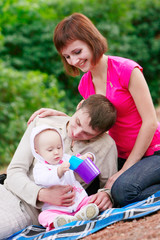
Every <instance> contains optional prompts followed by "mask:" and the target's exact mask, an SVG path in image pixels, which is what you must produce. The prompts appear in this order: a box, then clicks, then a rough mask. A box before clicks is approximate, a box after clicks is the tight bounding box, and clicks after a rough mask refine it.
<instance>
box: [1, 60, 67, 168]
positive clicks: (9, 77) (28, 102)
mask: <svg viewBox="0 0 160 240" xmlns="http://www.w3.org/2000/svg"><path fill="white" fill-rule="evenodd" d="M46 82H47V83H49V84H48V87H47V88H46ZM0 92H1V94H0V112H1V115H0V143H1V144H0V156H1V157H0V166H2V164H5V163H8V162H9V161H10V160H11V157H12V154H13V153H14V150H15V149H16V147H17V144H18V142H19V141H20V139H21V137H22V135H23V132H24V130H25V129H26V127H27V120H28V119H29V117H30V116H31V114H32V113H33V112H34V111H35V110H37V109H39V108H41V107H50V108H54V109H59V110H62V111H64V110H65V109H64V104H63V101H62V97H64V96H65V92H64V91H60V90H58V88H57V80H56V79H55V77H54V76H53V75H50V76H48V75H47V74H46V73H45V74H44V73H41V72H39V71H28V72H18V71H17V70H14V69H12V68H6V67H5V65H4V64H3V63H2V62H0Z"/></svg>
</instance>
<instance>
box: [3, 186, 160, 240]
mask: <svg viewBox="0 0 160 240" xmlns="http://www.w3.org/2000/svg"><path fill="white" fill-rule="evenodd" d="M158 210H160V191H158V192H157V193H155V194H153V195H152V196H150V197H148V198H147V199H146V200H143V201H140V202H136V203H133V204H130V205H127V206H125V207H122V208H111V209H108V210H106V211H104V212H102V213H101V214H100V215H99V216H98V217H96V218H95V219H94V220H91V221H77V222H72V223H68V224H67V225H64V226H63V227H59V228H56V229H54V230H51V231H49V232H46V231H45V229H44V228H42V227H39V226H33V225H32V226H29V227H27V228H25V229H23V230H22V231H20V232H17V233H15V234H14V235H12V236H11V237H9V238H8V240H10V239H13V240H16V239H19V240H23V239H28V240H29V239H32V240H33V239H34V240H39V239H45V240H53V239H56V240H60V239H63V240H67V239H68V240H73V239H80V238H83V237H86V236H87V235H90V234H92V233H95V232H97V231H99V230H100V229H103V228H105V227H106V226H109V225H111V224H113V223H115V222H118V221H121V220H128V219H135V218H140V217H144V216H146V215H149V214H151V213H154V212H156V211H158Z"/></svg>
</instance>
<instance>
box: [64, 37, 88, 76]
mask: <svg viewBox="0 0 160 240" xmlns="http://www.w3.org/2000/svg"><path fill="white" fill-rule="evenodd" d="M61 54H62V56H63V57H64V58H65V59H66V61H67V62H68V64H69V65H71V66H74V67H76V68H79V69H80V70H81V71H82V72H87V71H89V70H91V69H92V67H93V65H92V58H93V53H92V51H91V49H90V47H89V46H88V45H87V44H86V43H85V42H83V41H81V40H75V41H72V42H70V43H69V44H67V46H66V47H64V48H63V49H62V52H61Z"/></svg>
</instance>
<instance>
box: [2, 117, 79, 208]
mask: <svg viewBox="0 0 160 240" xmlns="http://www.w3.org/2000/svg"><path fill="white" fill-rule="evenodd" d="M35 125H36V119H35V120H34V121H33V122H32V123H31V124H30V125H29V126H28V128H27V130H26V132H25V133H24V135H23V137H22V139H21V141H20V143H19V145H18V147H17V150H16V152H15V154H14V156H13V159H12V161H11V163H10V164H9V167H8V170H7V179H6V181H5V186H6V187H7V189H9V190H10V191H11V192H13V193H14V194H15V195H17V196H18V197H19V198H21V199H22V200H24V201H25V202H27V203H28V204H30V205H32V206H34V207H38V208H40V207H41V205H42V203H40V201H42V202H45V201H47V202H50V203H51V204H56V203H57V199H58V198H59V199H61V198H63V199H64V198H66V197H67V194H66V195H64V196H62V195H63V190H62V189H63V188H64V191H68V189H69V191H71V190H72V188H71V187H70V186H60V187H59V191H58V192H57V188H58V186H55V188H54V187H52V188H51V189H42V187H40V186H38V185H36V184H35V183H34V181H33V176H32V174H31V167H32V164H33V155H32V152H31V148H30V134H31V131H32V128H33V127H34V126H35ZM45 192H46V196H45V198H44V196H43V195H44V193H45ZM42 193H43V194H42ZM58 194H59V195H58ZM72 196H74V192H71V196H69V197H70V200H69V202H71V199H72ZM38 200H39V201H38ZM60 202H64V200H60Z"/></svg>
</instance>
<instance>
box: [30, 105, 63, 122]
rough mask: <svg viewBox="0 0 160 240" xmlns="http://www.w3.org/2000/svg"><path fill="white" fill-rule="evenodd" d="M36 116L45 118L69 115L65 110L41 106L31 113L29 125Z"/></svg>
mask: <svg viewBox="0 0 160 240" xmlns="http://www.w3.org/2000/svg"><path fill="white" fill-rule="evenodd" d="M36 116H39V117H40V118H44V117H48V116H67V115H66V114H65V113H63V112H60V111H57V110H54V109H51V108H41V109H39V110H37V111H36V112H34V113H33V114H32V115H31V117H30V118H29V120H28V122H27V124H28V125H29V124H30V123H31V122H32V121H33V120H34V119H35V117H36Z"/></svg>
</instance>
